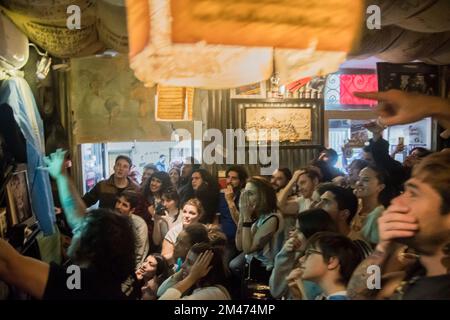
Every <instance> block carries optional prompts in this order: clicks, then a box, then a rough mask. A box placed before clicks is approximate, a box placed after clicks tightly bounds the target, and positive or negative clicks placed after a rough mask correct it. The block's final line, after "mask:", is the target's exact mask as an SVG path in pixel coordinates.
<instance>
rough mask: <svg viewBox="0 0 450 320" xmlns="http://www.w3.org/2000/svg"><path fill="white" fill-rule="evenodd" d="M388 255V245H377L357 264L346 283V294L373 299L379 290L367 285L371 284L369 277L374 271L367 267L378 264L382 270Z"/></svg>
mask: <svg viewBox="0 0 450 320" xmlns="http://www.w3.org/2000/svg"><path fill="white" fill-rule="evenodd" d="M390 255H391V251H390V245H389V247H383V246H380V245H378V246H377V248H376V249H375V251H374V252H373V253H372V254H371V255H370V256H368V257H367V258H366V259H365V260H364V261H363V262H361V263H360V264H359V266H358V267H357V268H356V270H355V271H354V272H353V275H352V277H351V279H350V281H349V283H348V285H347V295H348V297H349V298H350V299H352V300H366V299H375V297H376V295H377V294H378V292H379V290H378V289H370V288H371V287H372V286H369V284H371V281H370V279H369V278H371V277H373V275H374V273H373V271H371V270H370V269H369V267H371V266H378V267H379V268H380V270H382V269H383V266H384V265H385V264H386V262H387V261H388V259H389V257H390ZM380 277H381V274H380ZM372 288H373V287H372Z"/></svg>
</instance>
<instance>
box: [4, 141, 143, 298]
mask: <svg viewBox="0 0 450 320" xmlns="http://www.w3.org/2000/svg"><path fill="white" fill-rule="evenodd" d="M64 157H65V152H63V151H62V150H58V151H56V152H55V153H53V154H52V155H51V157H50V158H45V159H44V160H45V162H46V164H47V166H48V167H47V168H46V169H47V170H48V171H49V173H50V175H51V176H52V177H53V178H55V180H56V183H57V186H58V192H59V197H60V199H61V204H62V206H63V209H64V212H65V214H66V218H67V222H68V224H69V225H70V227H71V228H72V230H73V234H74V236H73V238H72V243H71V245H70V247H69V248H68V252H67V254H68V256H69V257H70V259H71V260H72V261H73V263H74V264H73V265H69V266H68V267H67V268H63V267H60V266H58V265H56V264H48V263H45V262H42V261H39V260H36V259H33V258H30V257H25V256H22V255H21V254H19V253H18V252H17V251H16V250H15V249H14V248H13V247H12V246H11V245H9V244H8V243H7V242H6V241H4V240H1V239H0V280H3V281H5V282H6V283H8V284H11V285H13V286H15V287H17V288H18V289H20V290H22V291H24V292H25V293H27V294H30V295H31V296H32V297H34V298H36V299H86V300H87V299H122V298H125V296H124V295H123V294H122V292H121V284H122V282H124V281H125V280H126V279H127V278H128V276H129V275H131V274H133V272H134V267H135V250H134V249H135V236H134V232H133V227H132V224H131V220H130V219H129V217H126V216H123V215H121V214H119V213H116V212H113V211H111V210H109V209H97V210H92V211H90V212H88V213H86V206H85V204H84V202H83V201H82V200H81V198H80V196H79V195H78V192H77V191H76V189H75V186H74V185H73V183H72V182H71V181H70V180H69V178H68V176H67V174H66V172H65V169H64V162H65V161H64Z"/></svg>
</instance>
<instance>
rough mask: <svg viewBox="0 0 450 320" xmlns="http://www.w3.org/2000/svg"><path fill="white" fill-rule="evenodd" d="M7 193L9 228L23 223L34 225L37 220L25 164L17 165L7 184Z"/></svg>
mask: <svg viewBox="0 0 450 320" xmlns="http://www.w3.org/2000/svg"><path fill="white" fill-rule="evenodd" d="M6 192H7V205H8V206H7V221H8V226H14V225H16V224H21V223H25V224H27V225H32V224H33V223H34V222H35V218H34V214H33V209H32V206H31V194H30V189H29V183H28V174H27V167H26V165H25V164H19V165H17V168H16V170H15V171H14V172H13V173H12V175H11V178H10V180H9V181H8V183H7V184H6Z"/></svg>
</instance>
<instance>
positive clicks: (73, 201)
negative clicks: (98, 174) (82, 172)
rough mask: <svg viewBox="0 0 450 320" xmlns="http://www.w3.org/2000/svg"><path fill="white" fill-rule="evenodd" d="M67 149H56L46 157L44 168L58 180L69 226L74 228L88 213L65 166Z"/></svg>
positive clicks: (59, 192) (60, 196)
mask: <svg viewBox="0 0 450 320" xmlns="http://www.w3.org/2000/svg"><path fill="white" fill-rule="evenodd" d="M65 154H66V151H63V150H62V149H58V150H56V152H54V153H52V154H51V155H50V156H49V157H44V163H45V164H46V165H47V167H45V168H44V169H45V170H47V171H48V173H49V174H50V175H51V176H52V178H53V179H55V180H56V185H57V186H58V194H59V199H60V201H61V205H62V207H63V209H64V213H65V215H66V218H67V222H68V223H69V226H70V227H71V228H72V230H73V229H75V228H77V227H78V226H80V224H81V222H82V221H83V218H84V216H85V214H86V205H85V203H84V201H83V200H82V199H81V197H80V194H79V193H78V190H77V189H76V188H75V185H74V183H73V182H72V180H71V179H70V178H69V177H68V175H67V171H66V168H65V166H64V160H65Z"/></svg>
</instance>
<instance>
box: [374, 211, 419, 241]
mask: <svg viewBox="0 0 450 320" xmlns="http://www.w3.org/2000/svg"><path fill="white" fill-rule="evenodd" d="M409 211H410V208H408V207H406V206H400V205H395V204H392V205H390V206H389V207H388V208H387V209H386V211H384V212H383V214H382V216H381V217H380V218H379V219H378V230H379V234H380V245H382V246H383V245H384V246H385V245H387V244H389V243H390V242H391V241H393V240H395V239H397V238H408V237H413V236H414V235H415V233H416V232H417V231H418V229H419V224H418V222H417V219H416V218H415V217H414V216H412V215H408V214H407V213H408V212H409Z"/></svg>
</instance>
